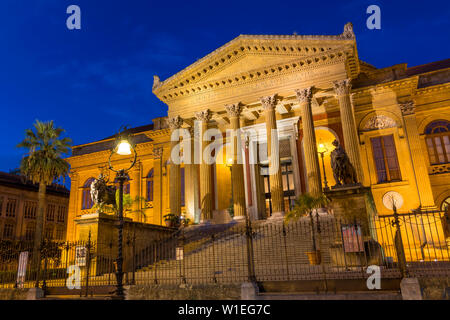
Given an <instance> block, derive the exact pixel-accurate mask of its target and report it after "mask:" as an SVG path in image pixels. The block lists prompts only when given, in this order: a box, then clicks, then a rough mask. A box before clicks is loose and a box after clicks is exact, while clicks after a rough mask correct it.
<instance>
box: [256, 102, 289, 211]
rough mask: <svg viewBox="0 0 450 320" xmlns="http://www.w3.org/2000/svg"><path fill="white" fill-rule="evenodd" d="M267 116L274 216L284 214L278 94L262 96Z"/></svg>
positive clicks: (268, 153)
mask: <svg viewBox="0 0 450 320" xmlns="http://www.w3.org/2000/svg"><path fill="white" fill-rule="evenodd" d="M261 103H262V106H263V108H264V115H265V118H266V132H267V156H268V159H269V174H270V176H269V182H270V194H271V198H272V216H273V217H279V216H283V215H284V195H283V181H282V178H281V166H280V152H279V147H278V133H277V131H276V130H277V119H276V116H275V106H276V95H272V96H267V97H261Z"/></svg>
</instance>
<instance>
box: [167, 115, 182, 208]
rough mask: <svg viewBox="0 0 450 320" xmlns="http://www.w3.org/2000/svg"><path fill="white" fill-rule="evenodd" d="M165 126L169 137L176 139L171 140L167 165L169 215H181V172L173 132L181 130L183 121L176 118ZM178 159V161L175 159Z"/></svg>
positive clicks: (175, 135)
mask: <svg viewBox="0 0 450 320" xmlns="http://www.w3.org/2000/svg"><path fill="white" fill-rule="evenodd" d="M167 124H168V125H169V128H170V134H171V137H172V135H174V138H176V137H178V139H176V140H175V141H172V140H173V139H174V138H171V142H170V164H169V190H170V191H169V204H170V213H172V214H175V215H178V216H179V215H181V170H180V156H179V150H178V154H176V155H174V153H176V152H174V150H175V147H177V145H178V144H179V142H180V139H179V133H176V132H175V130H178V129H180V128H181V125H182V124H183V119H182V118H181V117H180V116H176V117H173V118H170V119H168V120H167ZM177 157H178V159H176V158H177Z"/></svg>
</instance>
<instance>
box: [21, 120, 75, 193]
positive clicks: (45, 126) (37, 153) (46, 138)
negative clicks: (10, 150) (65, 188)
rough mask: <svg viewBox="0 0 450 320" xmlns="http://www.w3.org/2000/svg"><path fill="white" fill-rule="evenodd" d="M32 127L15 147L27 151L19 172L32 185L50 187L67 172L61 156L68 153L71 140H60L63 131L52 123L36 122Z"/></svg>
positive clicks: (65, 162)
mask: <svg viewBox="0 0 450 320" xmlns="http://www.w3.org/2000/svg"><path fill="white" fill-rule="evenodd" d="M33 126H34V130H32V129H26V130H25V139H24V140H23V141H22V142H21V143H19V144H18V145H17V147H19V148H27V149H28V152H27V154H26V155H25V156H24V157H23V158H22V161H21V163H20V171H21V172H22V174H23V175H25V176H26V177H27V178H28V179H30V180H31V181H32V182H34V183H45V184H46V185H50V184H52V183H53V181H54V180H55V179H58V178H60V177H62V178H63V179H64V177H65V176H66V175H67V174H68V172H69V163H68V162H67V161H65V160H64V159H62V156H63V155H64V154H67V153H69V150H70V145H71V142H72V140H71V139H70V138H67V137H65V138H61V134H62V133H63V132H64V129H62V128H56V127H55V126H54V124H53V121H48V122H41V121H39V120H36V122H35V123H34V124H33Z"/></svg>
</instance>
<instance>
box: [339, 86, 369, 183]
mask: <svg viewBox="0 0 450 320" xmlns="http://www.w3.org/2000/svg"><path fill="white" fill-rule="evenodd" d="M333 84H334V90H335V92H336V96H337V98H338V100H339V110H340V113H341V124H342V131H343V134H344V144H345V150H346V151H347V154H348V157H349V158H350V162H351V163H352V165H353V167H354V168H355V170H356V175H357V176H358V182H360V183H362V182H363V181H364V174H363V170H362V166H361V155H360V153H359V142H358V134H357V132H356V122H355V115H354V113H353V107H352V103H351V101H350V89H351V84H350V79H345V80H338V81H334V82H333Z"/></svg>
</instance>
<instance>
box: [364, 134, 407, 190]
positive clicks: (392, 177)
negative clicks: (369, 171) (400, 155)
mask: <svg viewBox="0 0 450 320" xmlns="http://www.w3.org/2000/svg"><path fill="white" fill-rule="evenodd" d="M370 140H371V142H372V150H373V160H374V162H375V167H376V169H377V177H378V183H383V182H390V181H400V180H401V175H400V167H399V165H398V159H397V152H396V149H395V143H394V136H392V135H388V136H381V137H376V138H372V139H370Z"/></svg>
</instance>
